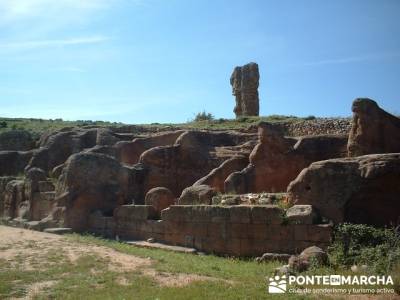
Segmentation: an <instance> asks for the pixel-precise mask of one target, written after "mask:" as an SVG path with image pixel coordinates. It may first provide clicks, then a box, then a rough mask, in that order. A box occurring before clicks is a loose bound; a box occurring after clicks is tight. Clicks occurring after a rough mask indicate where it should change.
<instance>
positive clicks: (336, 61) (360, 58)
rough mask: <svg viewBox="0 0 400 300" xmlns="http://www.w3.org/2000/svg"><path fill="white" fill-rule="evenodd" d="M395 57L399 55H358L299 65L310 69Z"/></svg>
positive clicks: (399, 55)
mask: <svg viewBox="0 0 400 300" xmlns="http://www.w3.org/2000/svg"><path fill="white" fill-rule="evenodd" d="M396 57H400V53H375V54H367V55H360V56H352V57H344V58H335V59H325V60H319V61H312V62H305V63H303V64H301V65H302V66H310V67H312V66H323V65H336V64H347V63H357V62H364V61H370V60H380V59H387V58H396Z"/></svg>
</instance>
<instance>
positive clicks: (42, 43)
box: [0, 36, 109, 50]
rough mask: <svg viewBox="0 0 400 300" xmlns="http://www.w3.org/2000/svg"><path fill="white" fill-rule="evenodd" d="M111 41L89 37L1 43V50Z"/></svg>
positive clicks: (104, 38) (106, 38) (100, 37)
mask: <svg viewBox="0 0 400 300" xmlns="http://www.w3.org/2000/svg"><path fill="white" fill-rule="evenodd" d="M107 40H109V38H108V37H106V36H89V37H79V38H68V39H50V40H35V41H20V42H5V43H1V42H0V49H6V50H8V49H9V50H25V49H34V48H47V47H63V46H74V45H84V44H98V43H103V42H105V41H107Z"/></svg>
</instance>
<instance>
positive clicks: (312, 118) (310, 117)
mask: <svg viewBox="0 0 400 300" xmlns="http://www.w3.org/2000/svg"><path fill="white" fill-rule="evenodd" d="M315 119H316V117H315V116H313V115H310V116H307V117H305V118H304V120H306V121H311V120H315Z"/></svg>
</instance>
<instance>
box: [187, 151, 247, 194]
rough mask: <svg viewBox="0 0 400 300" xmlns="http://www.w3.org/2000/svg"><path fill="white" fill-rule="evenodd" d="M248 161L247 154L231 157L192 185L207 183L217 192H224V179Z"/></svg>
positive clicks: (240, 168)
mask: <svg viewBox="0 0 400 300" xmlns="http://www.w3.org/2000/svg"><path fill="white" fill-rule="evenodd" d="M248 163H249V158H248V156H241V155H240V156H237V157H232V158H231V159H228V160H226V161H224V162H223V163H222V164H221V165H220V166H218V167H217V168H215V169H213V170H211V172H210V173H208V174H207V175H206V176H205V177H203V178H201V179H199V180H198V181H196V182H195V183H194V184H193V185H204V184H205V185H209V186H210V187H212V188H213V189H214V190H216V191H217V192H221V193H222V192H224V190H225V180H226V178H227V177H228V176H229V175H230V174H232V173H233V172H237V171H240V170H242V169H243V168H244V167H246V166H247V164H248Z"/></svg>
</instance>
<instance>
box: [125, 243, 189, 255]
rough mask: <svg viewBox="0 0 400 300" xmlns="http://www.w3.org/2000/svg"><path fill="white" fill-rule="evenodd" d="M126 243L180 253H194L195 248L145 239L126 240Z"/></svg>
mask: <svg viewBox="0 0 400 300" xmlns="http://www.w3.org/2000/svg"><path fill="white" fill-rule="evenodd" d="M126 243H127V244H129V245H133V246H137V247H142V248H151V249H162V250H169V251H174V252H181V253H192V254H196V253H197V250H196V249H194V248H187V247H182V246H172V245H167V244H162V243H158V242H154V243H150V242H147V241H126Z"/></svg>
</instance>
